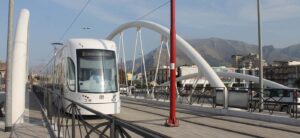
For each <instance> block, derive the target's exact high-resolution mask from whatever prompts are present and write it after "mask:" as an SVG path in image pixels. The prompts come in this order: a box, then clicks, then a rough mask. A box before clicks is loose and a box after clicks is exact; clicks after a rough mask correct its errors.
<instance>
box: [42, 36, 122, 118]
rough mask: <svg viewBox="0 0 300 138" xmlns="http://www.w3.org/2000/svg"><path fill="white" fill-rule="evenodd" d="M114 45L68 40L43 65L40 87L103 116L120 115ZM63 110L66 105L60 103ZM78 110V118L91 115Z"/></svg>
mask: <svg viewBox="0 0 300 138" xmlns="http://www.w3.org/2000/svg"><path fill="white" fill-rule="evenodd" d="M118 82H119V80H118V67H117V61H116V46H115V43H114V42H112V41H109V40H98V39H81V38H79V39H69V40H68V41H67V42H66V43H65V44H64V45H63V47H62V48H60V49H59V50H58V51H57V52H56V53H55V56H54V57H53V58H52V59H51V61H50V62H49V63H48V64H47V66H46V67H45V68H44V70H43V71H42V72H41V76H40V83H39V85H40V87H41V88H46V89H50V90H51V92H53V93H55V94H53V96H54V97H53V98H57V97H55V95H63V96H64V97H66V98H68V99H71V100H74V101H76V102H79V103H81V104H84V105H85V106H87V107H90V108H92V109H94V110H96V111H99V112H101V113H103V114H117V113H120V93H119V83H118ZM62 103H63V107H64V108H66V107H67V106H68V105H69V104H70V102H69V101H67V100H63V102H62ZM79 108H80V112H81V114H82V115H93V113H91V112H89V111H87V110H85V109H82V108H81V107H79Z"/></svg>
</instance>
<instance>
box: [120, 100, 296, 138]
mask: <svg viewBox="0 0 300 138" xmlns="http://www.w3.org/2000/svg"><path fill="white" fill-rule="evenodd" d="M122 102H123V103H125V104H126V103H128V104H135V105H140V106H147V107H150V108H153V109H160V110H165V111H167V110H169V109H166V108H164V107H161V106H157V105H153V104H144V103H138V102H132V101H127V100H123V101H122ZM122 107H125V108H129V109H132V110H136V111H140V112H145V113H149V114H153V115H158V116H162V117H168V116H167V115H163V114H159V113H154V112H151V111H146V110H143V109H140V108H139V109H137V108H135V107H132V106H128V105H124V104H122ZM179 109H181V108H179ZM182 110H187V109H181V110H177V112H178V113H183V114H190V115H194V116H199V117H206V118H210V119H216V120H219V121H226V122H229V123H231V124H233V123H234V124H243V125H247V126H252V127H253V126H255V127H260V128H264V129H271V130H276V131H282V132H286V133H293V134H298V135H299V134H300V132H299V131H294V130H289V129H283V128H276V127H272V126H266V125H262V124H255V123H248V122H243V121H237V120H232V119H224V118H218V117H212V116H208V115H203V114H201V113H202V112H199V111H191V110H188V111H182ZM178 119H179V120H180V121H184V122H187V123H192V124H196V125H202V126H206V127H211V128H215V129H219V130H224V131H228V132H232V133H237V134H242V135H246V136H251V137H262V136H259V135H254V134H251V133H246V132H240V131H236V130H232V129H228V128H223V127H218V126H214V125H209V124H204V123H200V122H193V121H190V120H187V119H184V118H178Z"/></svg>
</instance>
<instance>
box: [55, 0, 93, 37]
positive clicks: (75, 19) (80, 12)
mask: <svg viewBox="0 0 300 138" xmlns="http://www.w3.org/2000/svg"><path fill="white" fill-rule="evenodd" d="M90 2H91V0H87V2H86V3H85V4H84V6H83V7H82V8H81V10H80V11H79V13H78V14H77V15H76V16H75V18H74V19H73V21H72V22H71V24H70V25H69V26H68V27H67V29H66V30H65V31H64V33H63V35H62V36H61V37H60V39H59V41H58V42H61V41H62V39H63V38H64V37H65V35H66V34H67V33H68V32H69V30H70V29H71V27H72V26H73V24H74V23H75V22H76V21H77V19H78V18H79V16H80V15H81V14H82V13H83V11H84V10H85V9H86V7H87V6H88V5H89V3H90Z"/></svg>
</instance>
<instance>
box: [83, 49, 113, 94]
mask: <svg viewBox="0 0 300 138" xmlns="http://www.w3.org/2000/svg"><path fill="white" fill-rule="evenodd" d="M77 63H78V69H77V71H78V91H79V92H90V93H107V92H117V71H116V57H115V53H114V52H113V51H108V50H96V49H84V50H77Z"/></svg>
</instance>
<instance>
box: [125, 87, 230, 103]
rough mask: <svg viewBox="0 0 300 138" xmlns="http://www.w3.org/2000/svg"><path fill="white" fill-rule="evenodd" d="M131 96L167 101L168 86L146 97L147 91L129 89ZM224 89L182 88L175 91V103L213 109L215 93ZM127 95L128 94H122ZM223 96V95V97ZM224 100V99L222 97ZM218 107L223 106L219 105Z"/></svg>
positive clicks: (168, 94) (158, 88)
mask: <svg viewBox="0 0 300 138" xmlns="http://www.w3.org/2000/svg"><path fill="white" fill-rule="evenodd" d="M130 90H131V92H130V93H131V96H134V98H138V97H144V98H154V99H156V100H157V101H159V100H163V101H164V102H166V101H169V96H170V93H169V86H156V87H155V88H154V89H153V91H152V92H153V93H150V95H147V91H146V90H145V89H130ZM224 90H225V88H221V87H206V88H203V87H196V88H192V87H184V88H178V89H177V102H178V103H181V104H190V105H192V104H200V105H201V106H203V105H206V106H209V105H210V106H211V107H213V108H215V107H216V105H217V101H216V97H217V95H216V94H217V92H220V93H223V92H224ZM124 94H125V95H128V93H124ZM223 96H224V95H223ZM223 98H224V97H223ZM220 105H223V103H221V104H220Z"/></svg>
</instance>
